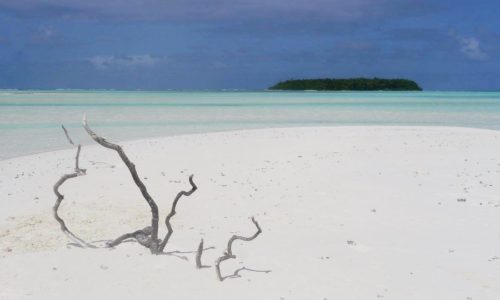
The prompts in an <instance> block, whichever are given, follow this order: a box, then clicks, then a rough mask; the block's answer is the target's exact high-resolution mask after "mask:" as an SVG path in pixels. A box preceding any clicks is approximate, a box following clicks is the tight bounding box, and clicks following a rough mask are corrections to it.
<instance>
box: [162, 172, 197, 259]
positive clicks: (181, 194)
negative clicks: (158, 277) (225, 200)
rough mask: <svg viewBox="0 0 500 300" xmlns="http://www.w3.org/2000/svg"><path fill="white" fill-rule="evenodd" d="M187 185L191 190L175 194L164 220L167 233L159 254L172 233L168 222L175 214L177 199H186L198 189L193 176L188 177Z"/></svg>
mask: <svg viewBox="0 0 500 300" xmlns="http://www.w3.org/2000/svg"><path fill="white" fill-rule="evenodd" d="M189 183H190V184H191V190H189V191H187V192H186V191H180V192H179V193H178V194H177V196H175V199H174V202H173V203H172V209H171V210H170V213H169V214H168V215H167V217H166V218H165V225H167V230H168V232H167V234H166V235H165V238H164V239H163V241H162V242H161V243H160V245H159V247H158V251H159V252H163V249H165V246H166V245H167V243H168V241H169V240H170V237H171V236H172V233H174V230H173V228H172V224H170V220H171V219H172V217H173V216H175V213H176V211H175V209H176V208H177V203H178V202H179V199H180V198H181V197H182V196H186V197H189V196H191V194H192V193H194V192H195V191H196V190H197V189H198V187H197V186H196V184H195V183H194V181H193V175H191V176H189Z"/></svg>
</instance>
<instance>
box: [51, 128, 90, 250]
mask: <svg viewBox="0 0 500 300" xmlns="http://www.w3.org/2000/svg"><path fill="white" fill-rule="evenodd" d="M62 129H63V130H64V134H65V135H66V138H67V139H68V141H69V142H70V144H72V145H75V144H74V143H73V141H72V140H71V138H70V137H69V134H68V131H67V130H66V128H64V126H62ZM81 148H82V147H81V145H78V146H77V150H76V156H75V172H74V173H70V174H65V175H63V176H62V177H61V178H60V179H59V180H58V181H57V182H56V183H55V184H54V188H53V190H54V194H55V195H56V196H57V200H56V203H55V204H54V206H53V208H52V211H53V214H54V218H55V219H56V221H57V222H58V223H59V225H61V230H62V232H64V234H66V235H67V236H68V237H69V238H70V239H71V240H72V241H73V242H75V243H76V244H78V245H80V246H81V247H86V248H96V247H95V246H94V245H91V244H89V243H87V242H85V241H84V240H83V239H81V238H79V237H77V236H76V235H75V234H74V233H73V232H71V230H69V228H68V227H67V226H66V223H65V222H64V220H63V219H62V218H61V217H60V216H59V212H58V211H59V206H60V205H61V203H62V201H63V200H64V195H63V194H61V192H59V188H60V187H61V185H63V184H64V183H65V182H66V180H68V179H71V178H76V177H78V176H83V175H85V170H84V169H80V167H79V166H78V161H79V159H80V151H81Z"/></svg>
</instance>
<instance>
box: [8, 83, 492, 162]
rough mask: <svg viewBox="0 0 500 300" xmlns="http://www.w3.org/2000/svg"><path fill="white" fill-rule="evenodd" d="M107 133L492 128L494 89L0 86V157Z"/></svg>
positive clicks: (132, 136) (116, 135)
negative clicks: (90, 131)
mask: <svg viewBox="0 0 500 300" xmlns="http://www.w3.org/2000/svg"><path fill="white" fill-rule="evenodd" d="M84 113H86V114H87V115H88V119H89V122H90V123H91V125H92V127H93V128H94V129H95V130H96V131H97V132H99V133H101V134H103V135H104V136H106V137H108V138H110V139H111V140H115V141H120V140H127V139H137V138H145V137H154V136H165V135H173V134H179V133H194V132H209V131H220V130H233V129H246V128H266V127H291V126H336V125H424V126H426V125H433V126H465V127H476V128H489V129H500V93H498V92H143V91H140V92H120V91H0V138H1V140H2V141H3V142H2V145H1V146H0V159H5V158H10V157H15V156H20V155H26V154H32V153H37V152H42V151H48V150H54V149H62V148H67V146H68V145H67V142H66V140H65V138H64V135H63V134H62V131H61V129H60V125H61V124H64V125H66V127H67V128H68V129H69V130H70V132H71V135H72V137H73V138H74V140H76V141H79V142H82V143H83V144H88V143H90V140H89V138H88V137H87V136H85V134H84V132H83V130H82V129H81V119H82V115H83V114H84Z"/></svg>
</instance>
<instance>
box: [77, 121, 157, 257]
mask: <svg viewBox="0 0 500 300" xmlns="http://www.w3.org/2000/svg"><path fill="white" fill-rule="evenodd" d="M83 127H84V128H85V130H86V131H87V133H88V134H89V135H90V137H91V138H92V139H93V140H94V141H96V142H97V143H98V144H99V145H101V146H103V147H105V148H108V149H112V150H115V151H116V152H117V153H118V155H119V156H120V158H121V159H122V161H123V163H124V164H125V165H126V166H127V168H128V170H129V171H130V174H131V175H132V179H133V180H134V182H135V184H136V185H137V187H138V188H139V190H140V191H141V194H142V196H143V197H144V199H145V200H146V202H147V203H148V204H149V207H150V208H151V237H150V239H151V241H150V243H149V245H150V246H149V249H150V250H151V252H152V253H154V254H158V253H160V252H161V251H160V250H159V247H158V244H159V241H158V221H159V214H158V206H157V205H156V202H155V201H154V200H153V198H152V197H151V195H149V193H148V190H147V188H146V186H145V185H144V183H143V182H142V181H141V179H140V178H139V175H138V174H137V170H136V169H135V165H134V163H132V162H131V161H130V159H129V158H128V156H127V155H126V154H125V152H124V151H123V149H122V147H121V146H119V145H116V144H113V143H110V142H108V141H107V140H106V139H105V138H103V137H100V136H98V135H97V134H96V133H95V132H94V131H92V129H90V127H89V125H88V123H87V117H86V116H83Z"/></svg>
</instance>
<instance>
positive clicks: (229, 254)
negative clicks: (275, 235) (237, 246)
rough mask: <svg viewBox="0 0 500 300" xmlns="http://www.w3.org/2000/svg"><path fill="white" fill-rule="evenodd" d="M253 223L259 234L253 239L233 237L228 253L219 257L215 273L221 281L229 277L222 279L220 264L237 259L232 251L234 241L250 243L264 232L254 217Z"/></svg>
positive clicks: (253, 236)
mask: <svg viewBox="0 0 500 300" xmlns="http://www.w3.org/2000/svg"><path fill="white" fill-rule="evenodd" d="M252 222H253V223H254V224H255V227H257V232H256V233H254V235H252V236H251V237H243V236H238V235H233V236H232V237H231V238H230V239H229V241H228V242H227V249H226V252H224V255H223V256H221V257H219V258H218V259H217V260H216V261H215V271H216V273H217V277H218V278H219V281H223V280H224V279H226V278H227V277H222V274H221V272H220V264H221V263H222V262H223V261H225V260H228V259H231V258H236V255H234V254H233V249H232V246H233V243H234V241H236V240H242V241H245V242H249V241H251V240H254V239H255V238H256V237H257V236H258V235H259V234H260V233H261V232H262V229H261V228H260V226H259V223H257V221H256V220H255V218H254V217H252Z"/></svg>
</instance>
